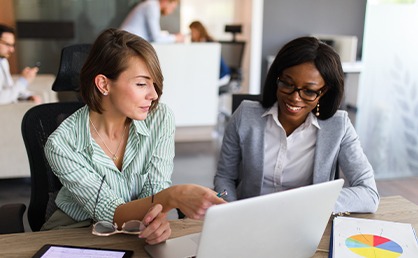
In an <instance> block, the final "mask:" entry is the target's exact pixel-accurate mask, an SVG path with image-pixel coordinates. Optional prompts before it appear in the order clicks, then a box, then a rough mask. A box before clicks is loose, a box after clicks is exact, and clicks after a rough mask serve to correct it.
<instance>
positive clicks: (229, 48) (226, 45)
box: [219, 41, 245, 79]
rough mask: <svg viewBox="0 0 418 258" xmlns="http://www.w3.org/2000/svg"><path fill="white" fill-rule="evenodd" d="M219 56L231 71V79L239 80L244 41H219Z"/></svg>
mask: <svg viewBox="0 0 418 258" xmlns="http://www.w3.org/2000/svg"><path fill="white" fill-rule="evenodd" d="M219 43H220V44H221V56H222V58H223V59H224V61H225V63H226V64H227V65H228V66H229V68H230V69H231V77H232V78H233V79H234V78H241V67H242V59H243V56H244V49H245V41H219Z"/></svg>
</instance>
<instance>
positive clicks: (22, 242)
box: [0, 196, 418, 258]
mask: <svg viewBox="0 0 418 258" xmlns="http://www.w3.org/2000/svg"><path fill="white" fill-rule="evenodd" d="M352 216H353V217H359V218H368V219H379V220H390V221H396V222H404V223H410V224H412V225H413V227H414V228H415V230H418V206H417V205H415V204H414V203H412V202H410V201H408V200H406V199H405V198H403V197H400V196H393V197H384V198H382V199H381V202H380V205H379V209H378V211H377V212H376V213H375V214H354V215H352ZM171 228H172V236H171V237H172V238H174V237H179V236H182V235H186V234H191V233H196V232H199V231H201V229H202V222H201V221H195V220H189V219H186V220H174V221H171ZM330 230H331V223H328V226H327V228H326V230H325V232H324V235H323V237H322V240H321V242H320V244H319V246H318V251H317V252H316V254H315V255H314V257H315V258H318V257H324V258H325V257H328V247H329V237H330ZM47 243H48V244H65V245H77V246H86V247H104V248H106V247H107V248H114V249H130V250H134V256H133V257H148V255H147V254H146V253H145V251H144V248H143V245H144V241H143V240H142V239H138V238H136V237H135V236H129V235H123V234H118V235H113V236H111V237H98V236H94V235H92V234H91V229H90V228H78V229H66V230H55V231H44V232H28V233H20V234H9V235H0V254H1V256H2V257H3V256H4V257H19V258H21V257H31V256H32V255H33V254H34V253H35V252H36V251H37V250H38V249H39V248H41V246H43V245H44V244H47Z"/></svg>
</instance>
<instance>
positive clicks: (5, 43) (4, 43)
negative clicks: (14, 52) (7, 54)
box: [0, 39, 15, 48]
mask: <svg viewBox="0 0 418 258" xmlns="http://www.w3.org/2000/svg"><path fill="white" fill-rule="evenodd" d="M0 43H1V44H3V45H5V46H6V47H10V48H14V47H15V44H10V43H9V42H6V41H4V40H2V39H0Z"/></svg>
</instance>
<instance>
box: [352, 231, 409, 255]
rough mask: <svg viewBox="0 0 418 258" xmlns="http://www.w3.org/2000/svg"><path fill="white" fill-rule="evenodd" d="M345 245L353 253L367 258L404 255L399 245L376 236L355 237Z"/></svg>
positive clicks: (363, 235)
mask: <svg viewBox="0 0 418 258" xmlns="http://www.w3.org/2000/svg"><path fill="white" fill-rule="evenodd" d="M345 245H346V246H347V248H348V249H349V250H350V251H351V252H353V253H355V254H358V255H360V256H361V257H365V258H397V257H400V256H401V255H402V253H403V250H402V247H401V246H400V245H399V244H398V243H396V242H395V241H392V240H390V239H388V238H385V237H381V236H376V235H366V234H360V235H353V236H350V237H348V238H347V239H346V240H345Z"/></svg>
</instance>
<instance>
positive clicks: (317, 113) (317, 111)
mask: <svg viewBox="0 0 418 258" xmlns="http://www.w3.org/2000/svg"><path fill="white" fill-rule="evenodd" d="M315 116H319V102H318V104H316V113H315Z"/></svg>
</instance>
